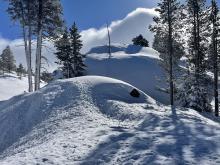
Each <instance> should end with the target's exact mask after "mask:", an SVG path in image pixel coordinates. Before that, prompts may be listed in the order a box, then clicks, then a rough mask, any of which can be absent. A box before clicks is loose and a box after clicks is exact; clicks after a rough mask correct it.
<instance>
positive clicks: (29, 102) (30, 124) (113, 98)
mask: <svg viewBox="0 0 220 165" xmlns="http://www.w3.org/2000/svg"><path fill="white" fill-rule="evenodd" d="M133 89H136V88H135V87H133V86H131V85H129V84H127V83H124V82H122V81H119V80H115V79H111V78H106V77H99V76H85V77H80V78H74V79H68V80H59V81H56V82H53V83H51V84H49V85H47V86H46V87H44V88H42V89H41V90H40V91H38V92H35V93H32V94H24V95H19V96H16V97H13V98H12V99H10V100H8V101H4V102H1V104H0V109H1V111H0V132H1V134H0V153H2V152H3V151H4V150H6V149H7V148H8V147H9V146H11V145H12V144H14V143H15V142H17V141H19V139H20V138H22V137H24V136H26V135H27V134H29V133H30V132H33V129H34V128H35V127H40V128H38V129H42V131H43V132H44V131H45V130H47V127H48V125H47V124H48V122H52V121H53V122H55V121H59V120H64V119H65V118H69V119H71V118H75V117H76V116H78V115H80V116H83V115H82V113H84V114H89V113H92V114H93V115H94V116H99V115H101V116H102V115H103V116H108V117H110V118H112V119H118V120H136V119H138V118H140V114H141V111H135V110H134V109H133V108H132V107H133V106H135V104H140V103H145V102H148V103H154V104H155V101H154V100H153V99H151V98H150V97H148V96H147V95H145V94H144V93H143V92H141V91H139V92H140V94H141V95H140V97H139V98H134V97H132V96H131V95H130V92H131V91H132V90H133ZM128 105H130V106H128ZM45 123H47V124H45ZM42 131H38V132H42ZM50 131H52V130H50ZM37 134H38V133H37ZM39 134H40V133H39ZM35 136H36V135H35ZM40 136H41V135H37V138H41V137H40ZM35 138H36V137H35Z"/></svg>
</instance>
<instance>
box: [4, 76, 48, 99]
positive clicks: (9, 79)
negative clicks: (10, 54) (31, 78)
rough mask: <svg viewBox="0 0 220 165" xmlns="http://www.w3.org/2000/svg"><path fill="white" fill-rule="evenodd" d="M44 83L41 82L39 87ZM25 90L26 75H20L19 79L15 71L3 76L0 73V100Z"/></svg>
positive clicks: (26, 88)
mask: <svg viewBox="0 0 220 165" xmlns="http://www.w3.org/2000/svg"><path fill="white" fill-rule="evenodd" d="M45 85H46V83H45V82H41V87H43V86H45ZM27 91H28V78H27V77H21V79H20V78H19V76H17V75H16V73H7V74H5V75H4V76H3V75H0V101H3V100H8V99H10V98H12V97H14V96H17V95H20V94H23V93H25V92H27Z"/></svg>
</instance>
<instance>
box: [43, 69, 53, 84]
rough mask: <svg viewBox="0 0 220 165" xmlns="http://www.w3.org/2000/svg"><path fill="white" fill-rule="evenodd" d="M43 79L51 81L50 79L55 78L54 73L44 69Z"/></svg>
mask: <svg viewBox="0 0 220 165" xmlns="http://www.w3.org/2000/svg"><path fill="white" fill-rule="evenodd" d="M41 80H43V81H44V82H47V83H49V82H50V81H52V80H53V77H52V74H51V73H48V72H46V71H43V72H42V74H41Z"/></svg>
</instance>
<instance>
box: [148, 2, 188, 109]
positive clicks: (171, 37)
mask: <svg viewBox="0 0 220 165" xmlns="http://www.w3.org/2000/svg"><path fill="white" fill-rule="evenodd" d="M156 11H158V12H159V14H160V16H159V17H154V24H153V25H151V26H150V27H149V28H150V30H151V31H152V32H154V33H155V40H154V44H153V47H154V48H156V50H158V51H159V53H160V54H161V57H162V60H163V61H162V62H163V66H164V68H165V70H166V71H167V73H168V76H169V93H170V104H171V105H174V68H175V66H174V65H175V64H178V60H179V59H180V57H181V56H183V55H184V51H183V49H182V48H183V47H182V46H181V44H182V43H181V40H180V32H181V24H179V19H180V17H181V6H180V4H179V3H178V2H177V0H161V2H160V3H158V8H157V9H156ZM174 46H175V48H178V49H175V48H174Z"/></svg>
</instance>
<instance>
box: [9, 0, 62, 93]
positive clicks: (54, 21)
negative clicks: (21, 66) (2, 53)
mask: <svg viewBox="0 0 220 165" xmlns="http://www.w3.org/2000/svg"><path fill="white" fill-rule="evenodd" d="M8 2H9V7H8V13H9V14H10V16H11V19H12V20H13V21H18V22H19V23H20V25H21V27H22V34H23V39H24V46H25V54H26V61H27V70H28V81H29V91H30V92H31V91H33V86H32V64H31V62H32V60H31V58H32V38H36V39H37V46H36V64H35V90H38V89H39V87H40V86H39V84H40V69H41V49H42V42H43V37H44V36H45V37H46V38H53V37H55V36H56V35H57V32H58V31H59V30H60V28H61V27H62V24H63V21H62V19H61V15H62V7H61V3H60V0H8Z"/></svg>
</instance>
